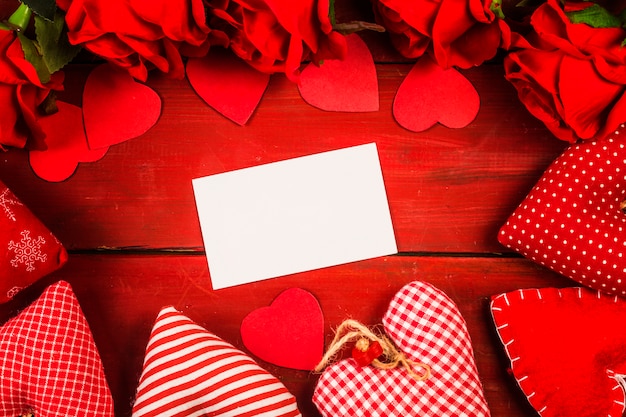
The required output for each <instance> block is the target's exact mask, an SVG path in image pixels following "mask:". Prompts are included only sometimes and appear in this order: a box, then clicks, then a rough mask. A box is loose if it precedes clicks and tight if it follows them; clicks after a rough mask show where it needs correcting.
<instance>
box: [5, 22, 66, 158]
mask: <svg viewBox="0 0 626 417" xmlns="http://www.w3.org/2000/svg"><path fill="white" fill-rule="evenodd" d="M62 83H63V74H62V73H56V74H54V75H53V76H52V78H51V79H50V81H49V82H48V83H46V84H45V85H44V84H42V83H41V81H40V80H39V77H38V76H37V72H36V71H35V68H34V67H33V66H32V65H31V63H30V62H28V61H27V60H26V58H24V52H23V51H22V46H21V44H20V41H19V40H18V38H17V36H16V35H15V32H13V31H10V30H2V29H0V103H1V104H0V107H1V108H2V110H1V111H0V149H2V147H3V146H13V147H18V148H23V147H24V146H25V145H26V141H27V139H28V138H29V137H32V138H34V139H35V140H36V141H39V140H43V138H44V137H45V134H44V132H43V131H42V130H41V127H40V126H39V122H38V120H39V118H40V117H41V116H42V115H41V114H40V113H39V111H38V109H39V106H40V105H41V104H42V103H43V101H44V100H45V99H46V97H48V94H49V93H50V90H51V89H54V90H61V89H62Z"/></svg>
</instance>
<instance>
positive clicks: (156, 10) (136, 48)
mask: <svg viewBox="0 0 626 417" xmlns="http://www.w3.org/2000/svg"><path fill="white" fill-rule="evenodd" d="M57 4H58V6H59V7H60V8H61V9H63V10H65V11H66V12H67V14H66V16H65V21H66V23H67V26H68V35H69V39H70V42H71V43H73V44H75V45H78V44H80V45H83V46H84V47H85V48H86V49H88V50H89V51H91V52H92V53H94V54H96V55H99V56H101V57H103V58H105V59H107V60H108V61H110V62H113V63H115V64H117V65H119V66H121V67H123V68H126V69H127V70H128V72H129V73H130V74H131V75H132V76H133V77H135V78H137V79H139V80H142V81H145V80H146V78H147V77H148V70H150V69H152V68H157V69H159V70H160V71H162V72H164V73H167V74H170V75H171V76H173V77H175V78H183V77H184V68H183V62H182V58H181V56H202V55H205V54H206V53H207V51H208V49H209V47H210V46H211V45H214V44H219V45H223V46H225V45H226V44H227V42H228V40H227V38H226V36H225V35H224V34H223V33H221V32H219V31H214V30H211V29H210V28H209V27H208V26H207V24H206V17H205V13H204V5H203V3H202V0H160V1H159V0H152V1H149V0H57Z"/></svg>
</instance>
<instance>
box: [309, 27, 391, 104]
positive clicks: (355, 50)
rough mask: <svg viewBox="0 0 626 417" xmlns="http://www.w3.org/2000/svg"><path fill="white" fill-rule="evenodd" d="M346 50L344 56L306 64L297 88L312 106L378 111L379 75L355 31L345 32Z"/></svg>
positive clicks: (367, 50) (370, 55) (368, 52)
mask: <svg viewBox="0 0 626 417" xmlns="http://www.w3.org/2000/svg"><path fill="white" fill-rule="evenodd" d="M346 43H347V44H348V54H347V55H346V58H345V59H344V60H337V59H333V60H328V61H325V62H324V63H322V64H321V65H319V66H318V65H314V64H309V65H307V67H306V68H305V69H304V70H302V74H301V75H300V83H299V84H298V89H299V90H300V95H301V96H302V98H303V99H304V101H306V102H307V103H309V104H310V105H311V106H313V107H317V108H319V109H322V110H328V111H341V112H372V111H378V109H379V103H378V78H377V76H376V66H375V65H374V59H373V58H372V54H371V53H370V50H369V49H368V47H367V45H366V44H365V42H363V40H362V39H361V38H360V37H359V36H358V35H356V34H352V35H348V36H346Z"/></svg>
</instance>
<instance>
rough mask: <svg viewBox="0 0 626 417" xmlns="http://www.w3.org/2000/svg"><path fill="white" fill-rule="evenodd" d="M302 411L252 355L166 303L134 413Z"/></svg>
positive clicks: (287, 414)
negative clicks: (246, 353) (248, 354)
mask: <svg viewBox="0 0 626 417" xmlns="http://www.w3.org/2000/svg"><path fill="white" fill-rule="evenodd" d="M204 415H206V416H213V417H219V416H224V417H236V416H241V417H244V416H272V417H295V416H300V412H299V411H298V408H297V405H296V400H295V398H294V397H293V395H291V394H290V393H289V391H287V388H285V386H284V385H283V384H282V383H281V382H280V381H279V380H278V379H276V378H275V377H274V376H272V375H271V374H270V373H269V372H267V371H265V370H264V369H263V368H261V367H260V366H259V365H257V364H256V362H254V361H253V360H252V359H251V358H250V357H249V356H247V355H245V354H244V353H243V352H241V351H240V350H238V349H236V348H235V347H234V346H232V345H231V344H229V343H227V342H225V341H224V340H222V339H220V338H219V337H217V336H216V335H214V334H212V333H210V332H208V331H207V330H205V329H204V328H202V327H200V326H199V325H197V324H196V323H194V322H193V321H191V320H190V319H189V318H188V317H186V316H185V315H183V314H182V313H180V312H178V311H176V309H174V308H173V307H164V308H163V309H162V310H161V312H160V313H159V315H158V317H157V319H156V322H155V324H154V326H153V328H152V333H151V334H150V339H149V341H148V346H147V348H146V356H145V359H144V364H143V372H142V374H141V378H140V380H139V387H138V388H137V397H136V400H135V404H134V406H133V411H132V416H133V417H156V416H159V417H163V416H204Z"/></svg>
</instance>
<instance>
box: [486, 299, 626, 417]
mask: <svg viewBox="0 0 626 417" xmlns="http://www.w3.org/2000/svg"><path fill="white" fill-rule="evenodd" d="M491 312H492V315H493V320H494V323H495V326H496V329H497V331H498V334H499V335H500V338H501V340H502V343H503V345H504V347H505V350H506V353H507V355H508V357H509V359H510V361H511V370H512V373H513V376H514V377H515V380H516V381H517V383H518V385H519V387H520V388H521V390H522V391H523V392H524V394H525V395H526V397H527V398H528V401H529V402H530V404H531V405H532V406H533V407H534V408H535V410H537V412H538V413H539V414H540V415H541V416H542V417H557V416H576V417H598V416H603V417H605V416H607V417H608V416H611V417H621V416H622V414H623V412H624V387H625V386H626V385H625V382H626V379H625V378H626V332H623V331H621V329H622V328H623V327H624V323H625V322H626V300H624V299H621V298H618V297H615V296H608V295H603V294H602V293H600V292H598V291H594V290H590V289H588V288H580V287H577V288H563V289H556V288H542V289H525V290H519V291H514V292H510V293H505V294H500V295H497V296H495V297H493V299H492V302H491Z"/></svg>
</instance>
